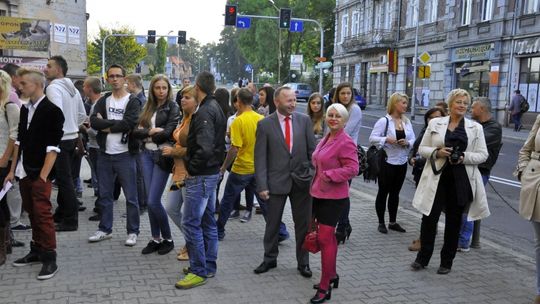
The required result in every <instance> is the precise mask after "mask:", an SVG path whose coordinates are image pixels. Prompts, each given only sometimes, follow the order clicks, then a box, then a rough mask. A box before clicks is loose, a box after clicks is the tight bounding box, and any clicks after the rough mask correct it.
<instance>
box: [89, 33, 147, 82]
mask: <svg viewBox="0 0 540 304" xmlns="http://www.w3.org/2000/svg"><path fill="white" fill-rule="evenodd" d="M109 34H128V35H133V34H134V32H133V30H132V29H130V28H128V27H127V26H123V27H121V28H119V29H106V28H103V27H100V28H99V34H98V37H96V38H95V39H94V40H93V41H91V42H90V43H88V52H87V54H88V55H87V59H88V68H87V73H88V74H89V75H100V74H101V72H100V71H101V65H102V61H101V52H102V46H103V39H105V37H106V36H107V35H109ZM105 47H106V49H105V64H106V65H110V64H113V63H115V64H120V65H122V66H123V67H124V68H125V69H126V70H127V71H128V72H133V71H134V70H135V67H136V66H137V64H138V63H139V62H140V61H141V60H142V59H143V58H144V57H145V56H146V49H145V48H144V47H143V46H141V45H139V44H137V42H136V41H135V36H128V37H114V36H111V37H108V38H107V40H106V44H105Z"/></svg>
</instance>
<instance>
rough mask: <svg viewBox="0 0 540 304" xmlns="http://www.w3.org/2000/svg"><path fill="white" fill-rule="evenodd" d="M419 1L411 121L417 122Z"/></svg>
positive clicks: (416, 6)
mask: <svg viewBox="0 0 540 304" xmlns="http://www.w3.org/2000/svg"><path fill="white" fill-rule="evenodd" d="M419 4H420V3H419V1H418V0H416V4H415V6H414V8H415V11H416V34H415V36H414V58H413V65H414V70H413V93H412V101H411V120H415V117H414V115H415V109H416V76H417V70H418V26H419V24H420V20H419V16H420V8H419V7H418V6H419Z"/></svg>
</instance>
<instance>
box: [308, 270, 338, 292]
mask: <svg viewBox="0 0 540 304" xmlns="http://www.w3.org/2000/svg"><path fill="white" fill-rule="evenodd" d="M330 285H331V286H332V288H336V289H337V288H338V287H339V275H337V274H336V277H335V278H333V279H330ZM313 289H319V284H315V285H313Z"/></svg>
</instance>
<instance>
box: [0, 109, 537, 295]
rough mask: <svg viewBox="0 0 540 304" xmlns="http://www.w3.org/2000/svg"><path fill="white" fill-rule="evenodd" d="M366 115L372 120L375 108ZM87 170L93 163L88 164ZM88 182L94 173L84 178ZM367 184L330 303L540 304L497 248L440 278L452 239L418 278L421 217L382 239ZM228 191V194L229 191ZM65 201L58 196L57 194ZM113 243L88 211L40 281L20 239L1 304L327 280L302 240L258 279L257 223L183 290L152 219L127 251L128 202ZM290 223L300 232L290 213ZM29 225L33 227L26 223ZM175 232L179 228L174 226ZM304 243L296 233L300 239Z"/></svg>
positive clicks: (529, 267) (288, 291)
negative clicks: (150, 246)
mask: <svg viewBox="0 0 540 304" xmlns="http://www.w3.org/2000/svg"><path fill="white" fill-rule="evenodd" d="M366 112H368V113H369V112H372V111H371V110H368V111H366ZM85 166H86V165H85ZM83 172H84V173H83V176H84V177H85V178H86V177H87V170H83ZM363 185H365V184H364V183H363V182H362V181H361V180H360V178H358V179H356V180H355V181H354V182H353V187H354V189H362V190H360V191H359V190H354V189H353V190H351V202H352V205H351V214H350V219H351V224H352V226H353V231H352V234H351V238H350V239H349V240H348V241H347V243H345V245H340V247H339V252H338V260H337V261H338V266H337V267H338V273H339V275H340V277H341V280H340V285H339V289H335V290H334V291H333V294H332V299H331V300H330V301H329V303H429V304H434V303H490V304H492V303H531V302H532V299H533V297H534V295H535V287H534V286H535V268H534V264H532V263H531V262H530V260H528V259H524V258H521V257H520V256H517V255H513V254H511V253H507V252H505V251H503V250H501V249H499V248H498V247H495V246H491V245H490V243H482V249H479V250H472V251H471V252H468V253H458V255H457V257H456V260H455V263H454V267H453V269H452V272H451V273H450V274H449V275H446V276H442V275H437V274H436V270H437V267H438V265H439V251H440V248H441V243H442V231H443V229H439V235H438V236H437V244H436V249H435V253H434V256H433V259H432V261H431V263H430V265H429V267H428V268H427V269H426V270H424V271H421V272H412V271H410V270H409V265H410V263H411V262H412V261H413V260H414V258H415V253H411V252H409V251H407V246H408V245H409V244H410V242H411V241H412V240H413V239H414V238H417V237H418V235H419V228H420V218H419V215H418V214H416V213H415V212H414V211H407V210H403V209H401V210H400V212H399V214H398V217H399V222H400V223H401V224H402V225H403V226H404V228H405V229H407V233H405V234H400V233H397V232H393V231H390V232H389V234H387V235H383V234H381V233H379V232H377V219H376V215H375V210H374V201H375V197H374V194H373V191H370V190H364V189H365V188H366V187H364V186H363ZM222 188H223V187H222ZM90 195H91V191H88V189H85V196H84V202H85V206H87V207H88V209H91V206H92V205H93V198H92V197H90ZM53 197H56V194H53ZM115 207H116V208H115V218H114V219H115V222H114V231H113V235H114V236H113V238H112V239H111V240H106V241H103V242H100V243H95V244H89V243H88V241H87V238H88V236H89V235H90V234H91V233H92V232H94V231H95V230H96V227H97V224H96V223H95V222H89V221H88V220H87V218H88V217H89V216H90V215H91V212H90V211H85V212H81V213H80V225H79V231H76V232H62V233H59V234H57V238H58V264H59V267H60V271H59V272H58V274H57V275H56V276H55V277H54V278H53V279H50V280H47V281H43V282H40V281H37V280H36V279H35V277H36V275H37V273H38V272H39V269H40V266H38V265H34V266H28V267H17V268H16V267H13V266H11V262H13V260H15V259H16V258H19V257H21V256H23V255H25V254H26V253H27V251H28V242H29V240H30V235H31V234H30V232H17V233H16V235H17V238H18V239H20V240H23V241H25V242H26V244H27V245H26V247H24V248H14V253H13V254H12V255H10V256H8V261H7V264H6V265H4V266H1V267H0V282H1V284H0V299H1V300H0V302H1V303H5V304H7V303H29V304H30V303H55V304H57V303H141V304H142V303H308V302H309V299H310V298H311V297H312V296H313V294H314V290H313V289H312V285H313V284H315V283H317V282H318V279H319V275H320V255H318V254H317V255H311V269H312V270H313V274H314V276H313V278H311V279H305V278H303V277H301V276H300V275H299V274H298V273H297V271H296V260H295V253H294V252H295V245H294V241H293V240H292V239H291V240H288V241H286V242H284V244H282V245H280V256H279V260H278V267H277V268H276V269H272V270H270V271H269V272H268V273H265V274H261V275H255V274H254V273H253V269H254V268H255V267H257V266H258V265H259V263H260V262H261V261H262V259H263V243H262V237H263V232H264V220H263V218H262V216H260V215H256V216H254V218H253V219H252V221H251V222H249V223H246V224H244V223H240V222H239V221H237V220H230V221H229V223H228V225H227V237H226V238H225V240H224V241H223V242H220V248H219V260H218V273H217V275H216V277H215V278H212V279H209V281H208V283H207V284H206V285H205V286H202V287H198V288H195V289H192V290H177V289H175V288H174V283H175V282H176V281H177V280H178V279H179V278H180V277H181V276H180V272H181V269H182V267H184V266H187V265H188V263H187V262H179V261H177V260H176V255H175V254H174V253H173V252H171V253H169V254H168V255H165V256H159V255H148V256H142V255H141V253H140V251H141V250H142V248H143V247H144V246H145V245H146V243H147V241H148V240H149V238H150V231H149V224H148V215H147V214H146V213H145V214H144V215H142V216H141V234H140V235H139V240H138V243H137V245H136V246H135V247H134V248H130V247H126V246H124V241H125V219H123V218H121V214H122V213H123V211H124V210H125V203H124V199H123V197H121V198H120V200H119V202H118V203H117V204H116V206H115ZM285 210H286V211H285V215H284V222H285V223H286V224H287V226H288V228H289V229H290V232H291V233H292V229H293V223H292V219H291V213H290V207H289V205H287V207H286V209H285ZM25 220H26V221H27V219H26V218H25ZM171 225H172V226H171V227H173V226H174V225H173V224H172V222H171ZM173 234H174V241H175V243H176V244H175V245H176V249H175V250H177V249H179V248H180V247H181V246H182V245H183V244H184V241H183V237H182V235H181V233H180V232H179V231H178V229H176V227H174V228H173ZM292 235H294V234H292Z"/></svg>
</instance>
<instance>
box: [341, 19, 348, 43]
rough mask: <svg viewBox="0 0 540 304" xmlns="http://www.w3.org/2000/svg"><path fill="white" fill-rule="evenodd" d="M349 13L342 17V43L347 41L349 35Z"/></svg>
mask: <svg viewBox="0 0 540 304" xmlns="http://www.w3.org/2000/svg"><path fill="white" fill-rule="evenodd" d="M348 31H349V15H343V17H341V43H343V41H345V38H346V37H348V36H349V33H348Z"/></svg>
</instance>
